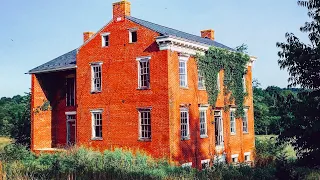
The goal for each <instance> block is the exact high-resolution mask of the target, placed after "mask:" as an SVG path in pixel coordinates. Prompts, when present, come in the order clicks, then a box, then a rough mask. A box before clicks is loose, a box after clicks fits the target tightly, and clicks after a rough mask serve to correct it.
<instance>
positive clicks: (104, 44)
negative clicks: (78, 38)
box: [101, 32, 110, 47]
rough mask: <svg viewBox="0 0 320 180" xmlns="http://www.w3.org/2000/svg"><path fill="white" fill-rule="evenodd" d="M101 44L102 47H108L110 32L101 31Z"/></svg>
mask: <svg viewBox="0 0 320 180" xmlns="http://www.w3.org/2000/svg"><path fill="white" fill-rule="evenodd" d="M106 36H108V45H107V46H106V42H105V41H106V40H105V37H106ZM101 45H102V47H109V46H110V33H109V32H106V33H101Z"/></svg>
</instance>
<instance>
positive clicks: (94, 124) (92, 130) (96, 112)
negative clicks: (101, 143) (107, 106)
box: [90, 109, 103, 140]
mask: <svg viewBox="0 0 320 180" xmlns="http://www.w3.org/2000/svg"><path fill="white" fill-rule="evenodd" d="M102 112H103V110H102V109H95V110H91V111H90V113H91V132H92V136H91V139H92V140H102V137H103V113H102ZM95 114H100V115H101V125H99V126H101V137H98V136H96V128H95V127H96V126H97V125H96V119H95V116H94V115H95Z"/></svg>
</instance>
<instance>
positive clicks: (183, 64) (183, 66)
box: [179, 56, 189, 87]
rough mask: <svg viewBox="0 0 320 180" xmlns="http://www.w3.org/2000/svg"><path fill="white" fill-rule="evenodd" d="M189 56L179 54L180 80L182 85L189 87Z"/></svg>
mask: <svg viewBox="0 0 320 180" xmlns="http://www.w3.org/2000/svg"><path fill="white" fill-rule="evenodd" d="M188 59H189V56H179V80H180V87H188V70H187V62H188Z"/></svg>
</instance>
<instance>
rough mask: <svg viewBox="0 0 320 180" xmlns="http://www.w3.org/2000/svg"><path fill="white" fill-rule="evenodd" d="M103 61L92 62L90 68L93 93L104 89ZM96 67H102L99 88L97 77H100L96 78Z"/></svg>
mask: <svg viewBox="0 0 320 180" xmlns="http://www.w3.org/2000/svg"><path fill="white" fill-rule="evenodd" d="M102 64H103V63H102V62H97V63H91V64H90V66H91V67H90V68H91V92H92V93H95V92H101V91H102ZM96 67H100V76H101V77H100V89H98V87H97V86H96V83H95V79H98V78H95V71H94V68H96Z"/></svg>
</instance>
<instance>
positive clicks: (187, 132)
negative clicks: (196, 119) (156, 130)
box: [180, 108, 190, 140]
mask: <svg viewBox="0 0 320 180" xmlns="http://www.w3.org/2000/svg"><path fill="white" fill-rule="evenodd" d="M182 113H186V118H187V119H186V122H182V117H181V115H182ZM182 126H186V129H185V133H183V130H182ZM183 134H186V135H183ZM180 136H181V140H188V139H190V121H189V109H188V108H180Z"/></svg>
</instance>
